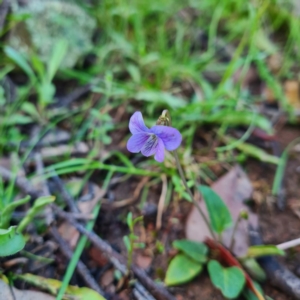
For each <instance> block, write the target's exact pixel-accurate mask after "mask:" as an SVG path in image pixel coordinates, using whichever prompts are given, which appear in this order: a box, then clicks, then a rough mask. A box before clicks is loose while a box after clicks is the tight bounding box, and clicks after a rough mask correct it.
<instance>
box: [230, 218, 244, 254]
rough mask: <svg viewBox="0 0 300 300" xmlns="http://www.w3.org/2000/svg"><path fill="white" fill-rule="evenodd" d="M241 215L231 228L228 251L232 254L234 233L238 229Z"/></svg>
mask: <svg viewBox="0 0 300 300" xmlns="http://www.w3.org/2000/svg"><path fill="white" fill-rule="evenodd" d="M241 219H242V218H241V215H239V216H238V218H237V220H236V222H235V224H234V227H233V230H232V235H231V240H230V244H229V250H230V251H231V252H232V250H233V247H234V236H235V233H236V231H237V228H238V225H239V223H240V221H241Z"/></svg>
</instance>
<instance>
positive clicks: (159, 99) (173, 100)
mask: <svg viewBox="0 0 300 300" xmlns="http://www.w3.org/2000/svg"><path fill="white" fill-rule="evenodd" d="M134 97H135V98H136V99H137V100H142V101H148V102H151V103H159V104H164V105H169V106H170V107H172V108H174V109H175V108H178V107H184V106H185V104H186V103H185V101H184V100H183V99H181V98H179V97H176V96H173V95H172V94H170V93H166V92H160V91H151V90H148V91H142V92H138V93H137V94H136V95H135V96H134Z"/></svg>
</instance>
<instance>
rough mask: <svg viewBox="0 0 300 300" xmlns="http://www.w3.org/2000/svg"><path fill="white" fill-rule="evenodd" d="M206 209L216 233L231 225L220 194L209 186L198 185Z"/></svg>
mask: <svg viewBox="0 0 300 300" xmlns="http://www.w3.org/2000/svg"><path fill="white" fill-rule="evenodd" d="M198 189H199V191H200V192H201V194H202V196H203V199H204V201H205V204H206V208H207V211H208V215H209V219H210V224H211V226H212V229H213V230H214V231H215V232H216V233H219V234H220V233H222V232H223V231H224V230H225V229H226V228H228V227H231V226H232V225H233V221H232V218H231V215H230V212H229V210H228V208H227V206H226V205H225V203H224V202H223V200H222V199H221V198H220V196H219V195H218V194H217V193H216V192H215V191H213V190H212V189H211V188H210V187H208V186H205V185H199V186H198Z"/></svg>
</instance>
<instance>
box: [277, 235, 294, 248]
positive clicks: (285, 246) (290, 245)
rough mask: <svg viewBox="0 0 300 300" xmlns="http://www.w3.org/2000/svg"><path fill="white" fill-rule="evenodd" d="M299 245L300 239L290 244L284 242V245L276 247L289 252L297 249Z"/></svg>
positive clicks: (289, 242)
mask: <svg viewBox="0 0 300 300" xmlns="http://www.w3.org/2000/svg"><path fill="white" fill-rule="evenodd" d="M299 245H300V238H298V239H294V240H291V241H288V242H284V243H282V244H279V245H277V246H276V247H277V248H278V249H281V250H287V249H289V248H292V247H296V246H299Z"/></svg>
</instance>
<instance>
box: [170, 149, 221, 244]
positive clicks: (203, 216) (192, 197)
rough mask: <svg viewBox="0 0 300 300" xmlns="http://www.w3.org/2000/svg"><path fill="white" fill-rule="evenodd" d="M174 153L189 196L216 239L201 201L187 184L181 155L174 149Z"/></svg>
mask: <svg viewBox="0 0 300 300" xmlns="http://www.w3.org/2000/svg"><path fill="white" fill-rule="evenodd" d="M173 154H174V157H175V161H176V166H177V169H178V172H179V175H180V177H181V180H182V182H183V185H184V187H185V189H186V191H187V193H188V194H189V196H190V198H191V201H192V202H193V204H194V205H195V206H196V208H197V210H198V211H199V213H200V215H201V216H202V218H203V220H204V222H205V224H206V226H207V228H208V230H209V231H210V234H211V236H212V237H213V238H214V239H216V236H215V234H214V232H213V230H212V228H211V226H210V224H209V221H208V219H207V217H206V215H205V214H204V212H203V211H202V209H201V207H200V205H199V203H198V202H197V201H196V200H195V199H194V196H193V193H192V191H191V189H190V188H189V187H188V184H187V182H186V179H185V176H184V172H183V169H182V167H181V164H180V161H179V157H178V154H177V151H176V150H174V151H173Z"/></svg>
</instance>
